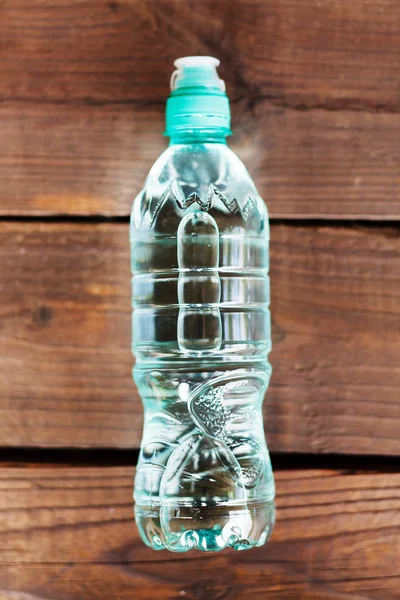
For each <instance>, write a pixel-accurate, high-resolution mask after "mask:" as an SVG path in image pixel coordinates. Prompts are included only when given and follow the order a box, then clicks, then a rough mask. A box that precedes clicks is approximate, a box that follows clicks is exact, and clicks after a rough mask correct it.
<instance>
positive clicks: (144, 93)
mask: <svg viewBox="0 0 400 600" xmlns="http://www.w3.org/2000/svg"><path fill="white" fill-rule="evenodd" d="M0 10H1V30H2V52H1V56H0V70H1V73H2V77H1V81H0V98H2V99H5V100H8V99H10V98H19V99H23V100H26V99H29V100H32V99H36V100H39V101H44V100H47V101H50V100H52V101H58V102H60V101H62V102H68V101H78V100H83V101H90V102H114V103H116V102H132V103H133V102H155V103H157V102H163V101H164V98H165V95H166V93H167V91H168V74H169V73H170V71H171V67H172V61H173V60H174V59H176V58H177V57H179V56H187V55H190V54H203V55H204V54H205V55H208V54H211V55H216V56H218V58H220V59H221V62H222V68H221V71H222V73H223V76H224V78H225V79H226V81H227V84H228V89H229V90H230V92H231V95H232V98H233V99H238V98H243V97H245V96H246V97H249V99H250V100H254V99H257V98H259V97H261V96H268V97H271V98H272V99H274V100H276V101H277V102H284V103H287V104H290V105H294V106H300V107H304V106H326V107H327V108H333V109H334V108H338V107H339V108H345V107H347V108H354V109H360V108H363V107H364V108H372V109H386V110H392V111H393V110H397V109H398V108H399V94H398V91H399V83H400V73H399V69H398V53H399V49H400V6H399V3H398V2H397V1H396V0H380V2H371V1H370V0H354V1H353V2H348V1H347V0H336V1H335V2H331V1H329V0H321V1H318V2H317V1H316V0H298V1H297V2H293V0H269V1H268V2H266V1H265V0H232V1H231V2H226V0H202V1H201V2H197V1H196V0H157V1H152V0H145V1H142V0H114V1H113V2H110V1H109V0H98V1H97V2H94V1H93V0H74V1H72V2H71V1H67V0H41V1H40V2H31V1H30V0H13V2H2V4H1V9H0Z"/></svg>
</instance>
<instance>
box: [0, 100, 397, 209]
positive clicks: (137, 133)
mask: <svg viewBox="0 0 400 600" xmlns="http://www.w3.org/2000/svg"><path fill="white" fill-rule="evenodd" d="M233 119H234V129H235V135H234V136H233V138H232V147H233V149H234V150H235V151H237V153H238V154H239V156H240V157H241V158H242V159H243V161H244V162H245V164H246V165H247V166H248V168H249V170H250V172H251V175H252V176H253V178H254V180H255V182H256V184H257V186H258V188H259V192H260V193H261V195H262V196H263V197H264V198H265V200H266V202H267V204H268V208H269V210H270V214H271V217H273V218H279V217H284V218H294V219H298V218H304V217H306V218H311V217H312V218H314V217H317V218H321V219H327V218H337V219H363V220H366V219H392V220H395V219H399V218H400V171H399V168H398V167H399V164H400V145H399V141H398V140H399V137H400V114H381V113H377V114H373V115H372V114H369V113H366V112H354V111H339V112H335V111H326V110H320V109H318V110H312V111H298V110H293V109H290V108H279V107H274V106H273V105H272V104H271V102H270V101H268V100H260V101H259V102H257V103H256V104H255V105H254V106H253V108H252V110H251V111H250V110H249V108H248V103H247V102H246V101H245V100H243V101H240V102H238V103H237V104H235V105H234V106H233ZM163 128H164V107H163V106H162V105H159V106H147V105H146V106H136V105H132V106H130V105H128V106H125V105H124V106H75V105H56V106H52V107H49V106H48V105H40V104H31V103H28V104H26V103H21V102H19V103H14V102H11V103H4V104H0V131H1V134H2V144H1V148H0V177H1V182H2V185H1V188H0V215H39V216H40V215H58V214H73V215H88V214H92V215H93V214H103V215H119V216H123V215H129V213H130V210H131V205H132V200H133V198H134V197H135V195H136V194H137V193H138V191H139V190H140V189H141V187H142V185H143V182H144V179H145V177H146V175H147V172H148V170H149V169H150V167H151V165H152V164H153V162H154V161H155V159H156V158H157V157H158V155H159V154H160V153H161V152H162V151H163V150H164V148H165V147H166V143H167V142H166V140H165V139H163V137H162V135H161V133H162V131H163Z"/></svg>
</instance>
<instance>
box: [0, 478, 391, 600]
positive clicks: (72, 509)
mask: <svg viewBox="0 0 400 600" xmlns="http://www.w3.org/2000/svg"><path fill="white" fill-rule="evenodd" d="M132 478H133V469H132V468H121V467H119V468H72V467H70V468H67V467H50V466H49V467H41V468H30V469H26V468H8V467H7V466H3V467H2V468H1V469H0V488H1V494H0V553H1V559H2V561H1V562H2V566H0V597H1V598H2V599H4V600H15V599H16V598H17V599H18V600H33V599H35V600H37V599H40V600H42V599H43V600H44V599H46V600H81V599H82V598H85V600H92V599H93V600H94V599H96V600H100V599H104V600H110V598H113V599H121V600H125V599H128V598H132V597H135V598H139V597H140V598H146V599H147V598H148V599H150V598H151V599H154V598H156V599H160V600H169V599H170V600H173V599H178V598H188V599H190V600H203V599H204V600H220V599H223V598H226V599H228V598H229V599H232V600H233V599H234V600H239V599H240V600H248V598H250V597H252V596H253V597H256V598H274V599H277V598H279V599H284V600H289V599H290V600H296V599H297V600H344V599H346V600H361V599H363V600H364V599H368V600H394V599H398V598H400V588H399V585H398V584H399V579H400V475H399V474H393V473H392V474H390V473H387V474H346V473H345V472H341V473H340V472H335V471H313V470H311V471H284V472H278V473H277V474H276V480H277V488H278V499H277V506H278V522H277V525H276V528H275V532H274V535H273V538H272V541H271V542H270V543H269V544H268V545H267V546H265V547H263V548H259V549H257V550H253V551H251V552H248V553H246V552H241V553H234V552H228V553H226V554H222V555H220V556H209V555H208V556H207V555H203V554H201V553H192V554H188V555H184V556H182V555H177V554H175V555H174V554H168V553H165V552H161V553H155V552H153V551H151V550H150V549H148V548H146V547H144V546H143V545H142V543H141V542H140V541H139V539H138V534H137V531H136V528H135V526H134V523H133V515H132V505H131V500H130V495H131V488H132Z"/></svg>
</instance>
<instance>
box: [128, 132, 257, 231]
mask: <svg viewBox="0 0 400 600" xmlns="http://www.w3.org/2000/svg"><path fill="white" fill-rule="evenodd" d="M189 209H190V210H196V209H201V210H205V211H211V212H217V213H219V220H220V221H221V219H222V220H224V221H225V222H226V226H227V227H228V228H232V227H233V226H237V225H239V224H240V222H241V224H242V225H244V226H245V228H246V229H249V227H250V223H248V222H249V221H251V222H252V223H253V225H255V221H257V220H258V221H259V224H258V226H256V227H257V229H260V228H261V229H265V228H267V226H268V224H267V222H268V213H267V209H266V205H265V203H264V201H263V200H262V199H261V198H260V196H259V194H258V192H257V189H256V187H255V185H254V182H253V180H252V179H251V177H250V175H249V173H248V171H247V169H246V167H245V165H244V164H243V162H242V161H241V160H240V159H239V157H238V156H237V155H236V154H235V153H234V152H233V151H232V150H231V149H230V148H229V147H228V146H227V145H225V144H218V143H195V144H174V145H171V146H169V147H168V148H167V149H166V150H165V151H164V152H163V153H162V154H161V155H160V157H159V158H158V159H157V160H156V162H155V163H154V165H153V166H152V168H151V169H150V172H149V174H148V176H147V179H146V181H145V185H144V188H143V189H142V191H141V192H140V193H139V195H138V196H137V198H136V199H135V201H134V204H133V207H132V220H131V223H132V227H133V228H134V229H139V228H141V229H143V228H147V227H151V228H152V229H153V230H154V228H155V230H156V231H157V230H160V232H165V230H166V229H167V230H168V231H169V232H170V233H172V230H173V228H174V226H175V225H174V221H175V220H176V218H181V217H182V213H183V212H186V211H187V210H189ZM254 217H256V219H254ZM167 218H169V219H170V223H169V224H168V226H167V223H166V219H167ZM228 221H229V222H228Z"/></svg>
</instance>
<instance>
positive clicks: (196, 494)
mask: <svg viewBox="0 0 400 600" xmlns="http://www.w3.org/2000/svg"><path fill="white" fill-rule="evenodd" d="M268 242H269V229H268V215H267V211H266V208H265V204H264V202H263V201H262V199H261V198H260V197H259V196H258V194H257V191H256V189H255V187H254V184H253V182H252V181H251V179H250V177H249V175H248V173H247V171H246V169H245V168H244V166H243V164H242V163H241V162H240V161H239V159H238V158H237V157H236V156H235V155H234V154H233V153H232V152H231V151H230V150H229V149H228V147H227V146H226V145H225V144H223V143H193V144H174V145H172V146H170V147H169V148H168V149H167V150H166V152H165V153H164V154H163V155H162V156H161V157H160V159H159V160H158V161H157V162H156V163H155V165H154V167H153V169H152V170H151V172H150V174H149V177H148V179H147V181H146V185H145V188H144V190H143V191H142V192H141V194H139V196H138V198H137V199H136V200H135V203H134V206H133V211H132V219H131V248H132V274H133V279H132V286H133V294H132V297H133V308H134V311H133V351H134V353H135V355H136V365H135V368H134V379H135V382H136V384H137V387H138V389H139V392H140V395H141V398H142V402H143V406H144V431H143V439H142V445H141V452H140V457H139V463H138V467H137V473H136V479H135V517H136V522H137V525H138V528H139V531H140V534H141V536H142V538H143V540H144V542H145V543H146V544H148V545H149V546H151V547H153V548H154V549H156V550H161V549H163V548H167V549H169V550H172V551H175V552H185V551H188V550H191V549H198V550H203V551H219V550H223V549H224V548H227V547H231V548H234V549H235V550H244V549H249V548H252V547H254V546H260V545H262V544H263V543H264V542H265V541H266V540H267V539H268V537H269V536H270V534H271V531H272V528H273V524H274V520H275V505H274V494H275V489H274V480H273V473H272V468H271V463H270V460H269V454H268V450H267V446H266V443H265V437H264V431H263V418H262V404H263V399H264V394H265V391H266V389H267V386H268V382H269V377H270V374H271V367H270V365H269V363H268V361H267V355H268V352H269V350H270V347H271V336H270V318H269V310H268V305H269V280H268Z"/></svg>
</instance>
